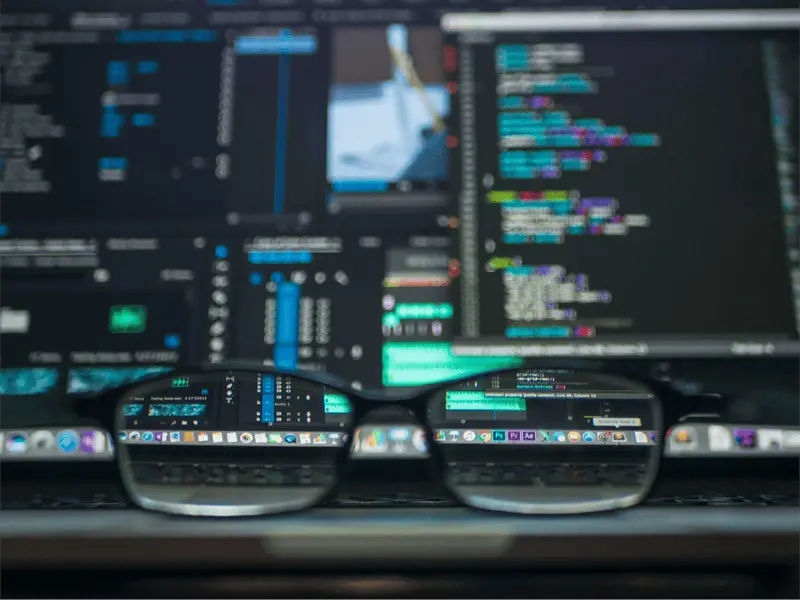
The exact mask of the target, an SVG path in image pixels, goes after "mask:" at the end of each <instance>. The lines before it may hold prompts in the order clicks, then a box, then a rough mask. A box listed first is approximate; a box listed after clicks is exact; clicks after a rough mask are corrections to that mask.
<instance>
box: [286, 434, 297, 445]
mask: <svg viewBox="0 0 800 600" xmlns="http://www.w3.org/2000/svg"><path fill="white" fill-rule="evenodd" d="M283 441H284V442H286V443H287V444H294V443H295V442H296V441H297V438H296V437H295V436H293V435H292V434H291V433H290V434H289V435H287V436H284V438H283Z"/></svg>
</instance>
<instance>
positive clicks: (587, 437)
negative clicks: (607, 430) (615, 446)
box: [583, 431, 597, 442]
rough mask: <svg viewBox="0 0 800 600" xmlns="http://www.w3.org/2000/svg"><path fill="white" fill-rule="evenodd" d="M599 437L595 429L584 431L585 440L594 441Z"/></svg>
mask: <svg viewBox="0 0 800 600" xmlns="http://www.w3.org/2000/svg"><path fill="white" fill-rule="evenodd" d="M596 439H597V436H596V435H595V433H594V431H584V432H583V441H584V442H593V441H595V440H596Z"/></svg>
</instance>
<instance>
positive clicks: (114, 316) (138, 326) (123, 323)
mask: <svg viewBox="0 0 800 600" xmlns="http://www.w3.org/2000/svg"><path fill="white" fill-rule="evenodd" d="M146 328H147V308H146V307H145V306H143V305H141V304H138V305H126V306H112V307H111V311H110V312H109V316H108V330H109V331H110V332H111V333H142V332H143V331H144V330H145V329H146Z"/></svg>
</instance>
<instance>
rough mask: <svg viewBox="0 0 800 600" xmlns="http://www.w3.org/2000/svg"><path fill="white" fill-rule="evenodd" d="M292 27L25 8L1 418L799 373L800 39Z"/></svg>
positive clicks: (776, 29) (19, 41)
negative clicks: (349, 393) (130, 391)
mask: <svg viewBox="0 0 800 600" xmlns="http://www.w3.org/2000/svg"><path fill="white" fill-rule="evenodd" d="M277 4H278V3H269V2H255V1H253V2H245V1H243V0H242V1H235V2H228V1H219V0H208V1H207V2H203V1H201V0H197V1H194V0H185V1H184V0H181V1H176V2H164V0H147V1H146V2H129V1H128V0H118V1H117V2H111V3H110V2H107V1H100V0H80V1H79V2H77V1H76V2H75V3H64V2H58V1H56V0H7V1H6V2H4V5H3V31H2V33H0V47H1V48H2V49H3V51H2V54H0V61H1V62H0V65H2V90H1V92H0V95H1V96H2V118H0V126H1V127H0V129H1V132H2V135H0V194H1V195H2V201H3V202H2V217H1V218H2V224H1V225H0V279H1V281H0V284H1V286H2V292H0V293H1V294H2V295H1V296H0V300H1V304H2V311H0V325H1V327H0V330H1V334H2V335H1V337H0V351H1V352H2V366H3V369H4V370H3V372H2V377H0V394H2V395H3V397H8V396H48V395H49V396H53V397H58V396H60V395H64V394H82V393H91V392H98V391H102V390H104V389H108V388H109V387H112V386H114V385H117V384H119V383H123V382H126V381H132V380H136V379H140V378H142V377H144V376H147V375H150V374H153V373H161V372H166V371H169V370H171V369H175V368H178V367H179V366H181V365H185V364H199V363H203V362H222V361H227V360H239V361H250V362H252V363H254V364H258V365H267V366H269V365H276V366H278V367H281V368H286V369H293V368H300V369H311V370H324V371H327V372H330V373H333V374H336V375H339V376H341V377H342V378H343V379H345V380H347V381H350V382H354V384H355V385H356V386H358V385H361V386H364V387H381V386H384V387H396V386H415V385H422V384H426V383H429V382H433V381H440V380H443V379H451V378H455V377H458V376H466V375H469V374H473V373H478V372H482V371H486V370H490V369H496V368H504V367H513V366H519V365H521V364H523V362H524V359H525V357H528V356H542V355H547V356H562V355H564V356H566V355H569V356H576V355H577V356H601V357H604V356H631V357H638V356H655V357H662V356H693V355H694V356H698V355H699V356H715V357H719V356H732V355H741V354H776V355H779V354H783V355H787V354H788V355H796V354H798V343H797V324H796V317H795V311H794V305H795V300H794V298H793V295H792V281H791V268H792V264H793V263H792V261H797V260H798V240H797V235H796V234H797V222H796V216H797V214H796V211H797V203H796V196H797V182H796V169H795V166H796V155H795V153H796V150H797V148H796V146H797V142H798V139H800V135H799V134H798V125H797V119H796V113H797V109H798V77H797V73H798V71H800V66H799V65H798V60H799V58H800V56H799V55H800V52H798V42H797V29H798V28H800V26H798V23H797V22H796V19H797V17H796V16H795V17H794V18H793V19H792V18H787V19H785V20H784V21H783V22H782V23H783V24H782V25H781V24H777V25H773V26H771V27H768V28H763V27H762V28H759V29H758V30H757V31H752V30H748V26H747V23H746V20H747V19H742V20H740V23H739V25H738V26H736V27H733V28H729V29H727V30H724V31H723V30H720V29H719V28H715V26H713V25H708V26H707V27H706V29H702V28H699V27H698V26H697V25H696V24H695V25H691V24H687V23H686V22H682V24H681V26H680V27H679V26H678V25H676V26H674V27H672V28H671V29H670V28H667V29H664V30H659V31H657V32H647V33H643V32H642V31H639V30H637V29H636V27H629V29H628V30H626V31H624V32H622V31H620V32H609V31H585V30H582V31H572V30H570V29H569V27H567V26H564V25H563V24H562V25H561V26H560V28H559V27H556V30H553V31H541V30H538V31H537V30H536V27H535V26H529V25H530V21H531V19H529V18H528V17H525V18H524V19H522V21H521V23H523V25H525V26H524V27H517V28H516V29H514V30H509V28H508V27H507V26H505V25H502V24H501V25H502V26H501V27H500V29H499V30H496V25H497V23H496V22H492V21H491V19H490V20H489V21H481V22H478V21H471V22H469V23H466V24H465V23H463V22H462V23H460V24H459V23H455V24H454V22H452V19H450V16H446V17H445V21H444V22H445V26H444V27H442V25H441V23H440V20H441V16H442V14H443V13H444V12H446V11H447V10H449V8H448V7H449V5H447V6H445V4H446V3H442V4H441V5H436V6H433V5H431V6H430V7H428V6H424V7H423V6H420V5H418V4H417V3H410V4H409V6H405V5H404V4H403V2H401V0H398V2H397V6H396V7H395V8H393V9H391V10H388V9H387V10H382V9H381V10H378V9H375V8H369V9H367V8H364V7H355V4H354V7H351V8H347V7H338V8H332V7H330V6H329V5H330V3H326V2H322V1H320V2H312V1H309V2H307V3H301V2H299V0H298V2H297V3H296V4H297V6H295V5H294V4H293V3H291V2H281V3H279V4H280V6H277ZM301 4H302V5H301ZM411 4H413V5H414V6H411ZM566 8H568V7H566ZM629 8H635V6H634V5H633V4H632V5H631V6H630V7H629ZM678 8H680V6H678ZM465 10H466V8H465ZM548 14H549V13H548ZM715 14H717V15H722V16H723V18H725V17H724V15H726V14H729V13H724V12H719V13H715ZM792 14H794V13H792ZM456 16H458V15H456ZM463 16H466V14H465V15H463ZM474 16H477V15H474ZM489 16H491V15H489ZM501 21H502V19H501ZM493 23H494V24H493ZM567 25H569V24H567ZM503 27H505V29H503ZM640 29H641V27H640ZM750 29H752V28H750Z"/></svg>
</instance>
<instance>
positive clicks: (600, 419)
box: [90, 367, 663, 517]
mask: <svg viewBox="0 0 800 600" xmlns="http://www.w3.org/2000/svg"><path fill="white" fill-rule="evenodd" d="M104 400H105V401H106V402H105V403H103V402H98V401H95V407H96V408H95V409H94V413H95V414H94V416H95V417H96V418H98V419H100V420H101V424H102V425H103V426H104V427H106V429H108V430H109V431H111V432H113V435H114V439H115V440H116V456H117V461H118V465H119V469H120V472H121V475H122V481H123V482H124V485H125V489H126V491H127V493H128V494H129V496H130V498H131V499H132V500H133V502H134V503H135V504H137V505H138V506H140V507H142V508H145V509H150V510H155V511H160V512H164V513H172V514H180V515H192V516H198V517H203V516H207V517H241V516H254V515H270V514H279V513H286V512H290V511H296V510H302V509H308V508H311V507H314V506H317V505H320V504H323V503H325V502H326V501H328V500H330V499H332V498H335V497H336V495H337V491H338V487H339V485H340V483H341V482H342V481H343V480H344V478H345V476H346V472H347V469H348V467H349V466H350V461H351V460H352V459H353V458H358V457H367V456H370V457H376V458H380V457H382V456H386V455H389V454H393V453H397V454H403V453H405V452H407V451H414V452H416V454H417V455H418V456H423V457H427V460H428V461H429V465H430V466H431V467H432V469H431V470H432V473H433V474H434V477H435V478H436V479H437V480H438V481H437V483H441V484H442V487H443V488H444V490H445V491H446V493H447V494H448V495H449V496H451V499H452V500H454V501H456V502H459V503H461V504H463V505H465V506H469V507H474V508H478V509H483V510H489V511H501V512H507V513H518V514H529V515H535V514H551V515H552V514H576V513H587V512H596V511H604V510H613V509H619V508H625V507H630V506H634V505H636V504H639V503H641V502H642V501H643V500H644V499H645V497H646V496H647V494H648V493H649V491H650V489H651V488H652V485H653V482H654V480H655V478H656V475H657V472H658V468H659V465H660V462H661V454H662V440H663V431H662V422H663V419H662V407H661V402H660V401H659V398H658V397H657V396H656V394H655V393H654V392H653V390H652V389H650V388H649V387H647V386H646V385H644V384H642V383H640V382H637V381H634V380H631V379H627V378H624V377H620V376H616V375H611V374H608V373H601V372H595V371H583V370H574V369H553V368H546V369H544V368H543V369H536V368H527V369H511V370H503V371H497V372H490V373H486V374H481V375H477V376H471V377H468V378H465V379H460V380H456V381H449V382H446V383H443V384H440V385H434V386H430V387H426V388H424V389H422V390H416V391H413V392H404V391H398V390H392V391H390V392H377V391H373V392H368V391H360V390H356V389H353V387H352V386H351V385H349V384H348V383H347V382H344V381H341V380H337V379H335V378H332V377H330V376H327V375H324V374H317V373H300V372H285V371H279V370H270V369H264V368H255V369H254V368H232V367H226V368H208V369H196V370H187V371H183V372H179V373H172V374H170V375H168V376H160V377H158V378H155V379H152V380H149V381H146V382H142V383H138V384H133V385H129V386H127V387H125V388H122V389H119V390H113V391H111V392H109V393H107V394H106V398H104ZM109 407H110V408H109ZM376 411H377V412H378V413H380V412H386V411H389V412H390V413H392V414H394V415H397V416H400V417H402V419H401V421H403V423H402V424H403V425H411V424H416V425H417V427H416V428H415V427H413V426H399V425H398V426H393V427H379V426H377V425H376V424H375V420H374V419H375V413H376ZM90 412H91V411H90ZM385 464H386V468H387V469H391V468H392V466H391V462H390V461H387V462H386V463H385Z"/></svg>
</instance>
